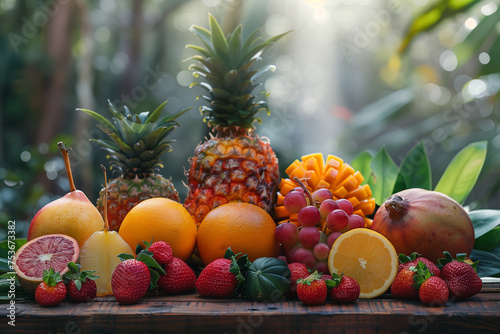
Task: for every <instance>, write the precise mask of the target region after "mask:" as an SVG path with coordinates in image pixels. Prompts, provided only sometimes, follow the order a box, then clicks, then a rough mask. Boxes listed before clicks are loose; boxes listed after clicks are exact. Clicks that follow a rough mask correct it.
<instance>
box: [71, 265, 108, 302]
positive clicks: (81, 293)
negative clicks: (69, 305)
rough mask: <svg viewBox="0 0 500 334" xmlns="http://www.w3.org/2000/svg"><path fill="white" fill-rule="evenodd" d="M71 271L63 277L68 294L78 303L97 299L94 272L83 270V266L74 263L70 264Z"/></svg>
mask: <svg viewBox="0 0 500 334" xmlns="http://www.w3.org/2000/svg"><path fill="white" fill-rule="evenodd" d="M68 268H69V271H68V272H66V273H65V274H64V275H63V279H64V283H66V288H67V289H68V294H69V296H70V297H71V299H73V300H74V301H76V302H88V301H91V300H92V299H94V298H95V297H96V294H97V285H96V283H95V281H94V280H95V279H97V278H98V277H99V276H96V275H94V272H95V271H93V270H83V271H81V272H80V268H81V266H80V265H79V264H76V263H74V262H70V263H68Z"/></svg>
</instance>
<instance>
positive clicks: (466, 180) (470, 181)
mask: <svg viewBox="0 0 500 334" xmlns="http://www.w3.org/2000/svg"><path fill="white" fill-rule="evenodd" d="M486 150H487V142H486V141H479V142H474V143H471V144H469V145H467V146H466V147H464V148H463V149H462V150H461V151H460V152H458V153H457V155H455V157H454V158H453V159H452V160H451V162H450V164H449V165H448V167H446V170H445V171H444V173H443V175H442V176H441V179H440V180H439V182H438V184H437V185H436V188H435V189H434V190H435V191H438V192H441V193H443V194H446V195H448V196H450V197H451V198H453V199H454V200H455V201H457V202H458V203H463V202H464V201H465V200H466V199H467V196H469V193H470V192H471V190H472V188H473V187H474V185H475V184H476V181H477V179H478V177H479V174H480V173H481V169H482V168H483V165H484V161H485V159H486Z"/></svg>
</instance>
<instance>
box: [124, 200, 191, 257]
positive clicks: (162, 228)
mask: <svg viewBox="0 0 500 334" xmlns="http://www.w3.org/2000/svg"><path fill="white" fill-rule="evenodd" d="M118 233H119V234H120V235H121V236H122V238H123V239H124V240H125V241H126V242H127V243H128V244H129V245H130V247H132V248H134V249H135V247H136V246H137V245H138V244H140V245H141V246H142V247H143V248H146V245H145V244H144V243H143V241H147V242H155V241H165V242H166V243H168V244H169V245H170V247H171V248H172V253H173V256H175V257H178V258H180V259H181V260H183V261H186V260H187V259H189V258H190V257H191V255H192V254H193V251H194V248H195V245H196V224H195V222H194V220H193V217H191V215H190V214H189V212H187V210H186V209H185V208H184V207H183V206H182V204H180V203H178V202H175V201H173V200H170V199H168V198H163V197H155V198H150V199H147V200H145V201H142V202H141V203H139V204H137V205H136V206H135V207H133V208H132V210H130V211H129V213H128V214H127V216H125V219H123V222H122V224H121V226H120V230H119V231H118Z"/></svg>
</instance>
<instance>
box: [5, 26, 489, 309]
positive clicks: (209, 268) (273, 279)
mask: <svg viewBox="0 0 500 334" xmlns="http://www.w3.org/2000/svg"><path fill="white" fill-rule="evenodd" d="M209 21H210V30H207V29H205V28H202V27H198V26H194V27H193V28H192V31H193V33H194V34H195V35H196V36H197V37H199V38H200V40H201V42H202V44H203V46H195V45H188V47H189V48H191V49H192V50H194V51H196V52H197V53H198V55H195V56H193V57H191V58H190V59H191V60H194V61H196V62H197V64H193V65H191V66H190V70H191V71H192V72H193V74H194V75H195V77H199V78H201V82H197V83H196V84H195V85H199V86H201V87H202V88H204V89H206V90H207V93H206V95H203V99H205V100H206V104H205V106H203V107H202V108H201V112H202V114H203V115H204V116H205V121H206V123H207V125H208V126H209V127H212V130H213V134H211V135H210V138H207V140H206V141H205V142H203V143H201V144H200V145H198V146H197V147H196V149H195V154H194V156H193V157H192V158H190V169H189V170H188V171H186V177H187V182H186V185H187V187H188V194H187V198H186V199H185V201H184V203H180V199H179V196H178V192H177V190H176V189H175V188H174V186H173V184H172V182H171V180H169V179H166V178H164V177H163V176H161V175H160V174H159V173H158V169H159V168H160V167H161V166H162V161H161V159H160V157H161V156H162V155H163V154H164V153H165V152H167V151H169V150H171V145H170V144H171V141H170V140H168V138H167V136H168V135H169V134H170V133H171V132H172V131H173V130H174V129H175V128H176V127H177V126H178V125H179V123H178V122H177V119H178V117H180V116H181V115H182V114H184V113H185V112H187V111H188V109H185V110H182V111H180V112H178V113H174V114H172V115H169V116H165V117H163V118H161V114H162V112H163V109H164V107H165V105H166V102H165V103H163V104H162V105H160V106H159V107H158V108H157V109H156V110H154V111H153V112H152V113H149V112H142V113H139V114H137V115H132V114H131V113H130V111H129V110H128V109H127V108H125V110H124V112H121V111H119V110H118V108H116V107H115V106H113V105H112V104H109V109H110V112H111V114H112V116H113V117H112V118H111V119H106V118H105V117H104V116H102V115H101V114H99V113H97V112H94V111H90V110H86V109H82V110H81V111H82V112H86V113H87V114H89V115H91V116H92V117H94V118H95V119H96V120H97V121H98V122H99V128H100V129H101V130H102V131H103V132H105V133H106V134H107V135H108V136H109V140H104V139H98V140H94V141H95V142H97V143H98V144H99V145H101V146H102V147H103V148H104V149H105V150H106V151H107V152H109V155H108V156H107V157H108V159H109V161H110V168H111V169H112V170H113V171H118V172H119V173H120V176H119V177H118V178H115V179H114V180H111V181H110V182H109V183H108V182H107V177H106V168H104V166H102V168H103V173H104V188H103V189H102V190H101V192H100V197H99V199H98V201H97V205H96V206H94V205H93V204H92V203H91V202H90V201H89V200H88V198H87V197H86V196H85V194H83V193H82V192H81V191H79V190H76V188H75V185H74V184H73V178H72V175H71V167H70V162H69V155H68V150H67V149H66V147H65V146H64V144H63V143H59V148H60V150H61V152H62V154H63V157H64V161H65V165H66V171H67V174H68V180H69V183H70V192H69V193H68V194H66V195H65V196H64V197H62V198H60V199H58V200H55V201H53V202H51V203H49V204H48V205H46V206H45V207H43V208H42V209H40V211H39V212H38V213H37V214H36V216H35V217H34V218H33V220H32V222H31V225H30V228H29V231H28V238H27V239H28V241H27V243H26V244H24V245H23V246H22V247H20V248H19V250H18V251H17V253H16V255H15V260H14V263H13V268H14V270H15V273H16V275H17V278H18V281H19V283H20V285H21V287H22V288H23V289H24V290H25V291H27V292H29V293H31V294H34V295H35V298H36V300H37V302H38V303H39V304H40V305H42V306H56V305H58V304H59V303H60V302H61V301H62V300H63V299H64V298H66V295H69V297H70V298H71V299H72V300H74V301H75V302H86V301H90V300H93V299H94V298H95V297H104V296H109V295H113V296H114V297H115V298H116V301H117V302H118V303H120V304H124V305H127V304H133V303H137V302H138V301H139V300H140V299H141V298H142V297H143V296H144V295H146V294H147V293H148V291H151V290H157V291H159V293H162V294H167V295H171V294H182V293H189V292H193V291H196V292H197V293H198V294H199V295H200V296H202V297H204V298H230V297H240V298H246V299H249V300H252V301H259V302H260V301H268V302H279V301H283V300H285V299H299V300H300V301H302V303H303V304H305V305H320V304H323V303H325V302H326V301H327V300H331V301H332V302H336V303H352V302H355V301H356V300H357V299H358V298H365V299H369V298H376V297H379V296H380V295H382V294H384V293H388V292H391V294H392V296H393V297H395V298H401V299H420V300H421V301H422V302H423V303H425V304H428V305H445V304H446V302H447V301H448V299H449V298H453V299H455V300H456V299H463V298H468V297H470V296H473V295H475V294H477V293H478V292H479V291H480V290H481V287H482V281H481V279H480V278H479V276H478V274H477V272H476V265H477V263H475V262H473V261H472V260H471V259H470V258H469V256H470V254H471V251H472V249H473V246H474V242H475V236H474V227H473V224H472V222H471V219H470V217H469V214H468V213H467V212H466V211H465V210H464V208H463V207H462V206H461V205H460V204H459V203H458V202H457V201H456V200H454V199H453V198H451V197H449V196H447V195H445V194H443V193H441V192H439V191H432V190H425V189H419V188H417V187H412V182H410V181H411V180H410V181H408V179H405V178H402V179H401V180H400V179H397V180H396V178H393V183H392V185H391V187H385V190H384V191H385V193H386V194H387V191H389V194H388V195H390V196H387V197H386V198H384V201H383V202H380V196H378V197H377V199H376V198H375V197H374V196H373V193H372V190H373V189H372V188H374V189H375V187H373V185H374V182H375V183H376V182H379V184H381V183H382V182H383V181H382V180H379V181H374V177H373V176H374V174H373V173H372V174H371V176H370V180H365V176H366V174H365V176H363V174H362V173H361V172H360V171H357V170H356V169H355V168H353V167H352V166H351V165H350V164H348V163H346V162H344V161H343V160H342V159H341V158H339V157H337V156H335V155H328V156H327V157H326V160H325V159H324V156H323V155H322V154H321V153H314V154H309V155H305V156H302V157H301V158H300V160H299V159H297V160H296V161H294V162H293V163H292V164H290V166H289V167H288V168H286V170H285V172H286V174H287V178H282V179H280V175H279V164H278V159H277V157H276V155H275V154H274V152H273V150H272V148H271V146H270V143H269V141H268V140H265V139H262V138H260V137H259V136H258V135H257V134H256V132H255V128H254V125H255V123H256V122H259V123H260V119H259V118H257V116H256V114H257V113H259V112H261V111H267V112H269V109H268V106H267V103H266V102H265V101H263V100H258V96H257V95H256V94H254V93H253V91H254V90H255V88H256V87H257V85H258V82H257V79H258V78H259V77H260V75H262V74H263V73H265V72H267V71H269V70H272V69H273V67H272V66H264V67H262V68H260V69H255V68H254V65H255V64H256V63H257V61H258V60H259V57H258V56H259V55H260V53H261V52H262V51H263V50H265V49H266V48H267V47H268V46H270V45H271V44H273V43H275V42H276V41H278V40H279V39H280V38H282V37H283V36H284V35H285V34H283V35H279V36H275V37H272V38H270V39H268V40H266V41H263V42H262V41H260V39H259V38H257V37H256V33H257V31H256V32H254V33H252V34H251V35H250V36H249V37H248V38H247V39H243V38H242V29H241V26H239V27H237V28H236V29H235V30H234V31H233V32H232V33H231V34H229V35H227V36H225V35H224V34H223V32H222V30H221V28H220V27H219V25H218V23H217V22H216V20H215V19H214V18H213V17H212V16H210V17H209ZM261 93H265V92H261ZM417 148H419V147H417ZM374 159H378V157H375V158H374ZM367 181H370V182H371V185H372V187H371V186H370V182H367ZM405 182H406V188H408V189H401V184H403V183H405ZM395 184H398V185H399V190H398V191H394V193H393V192H392V190H394V189H397V188H396V187H395V186H394V185H395ZM377 186H378V185H377ZM387 189H389V190H387ZM377 193H379V190H378V188H377ZM377 200H379V202H377Z"/></svg>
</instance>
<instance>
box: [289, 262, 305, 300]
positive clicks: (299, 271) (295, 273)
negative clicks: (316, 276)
mask: <svg viewBox="0 0 500 334" xmlns="http://www.w3.org/2000/svg"><path fill="white" fill-rule="evenodd" d="M288 269H290V272H291V273H292V275H291V276H290V289H289V290H288V292H287V293H286V297H287V298H288V299H296V298H297V280H298V279H299V278H306V277H307V276H309V274H310V273H309V270H307V268H306V266H305V265H304V264H302V263H299V262H293V263H289V264H288Z"/></svg>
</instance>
